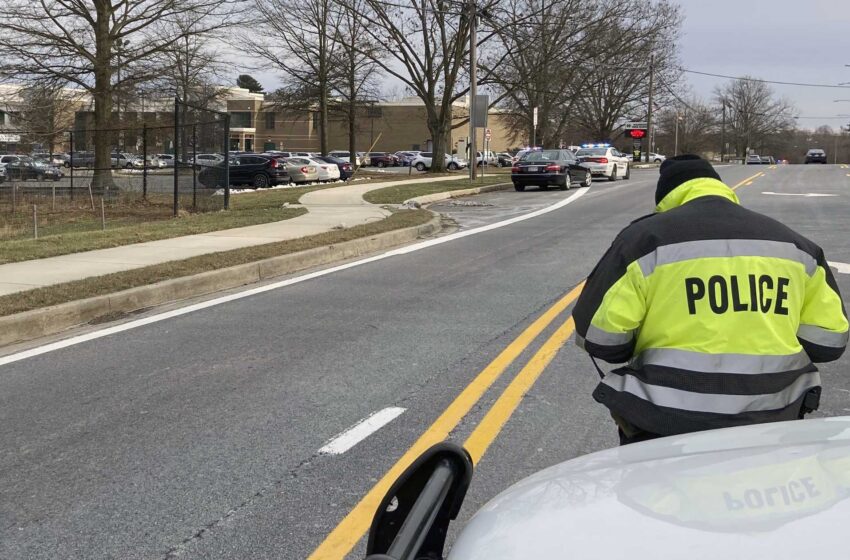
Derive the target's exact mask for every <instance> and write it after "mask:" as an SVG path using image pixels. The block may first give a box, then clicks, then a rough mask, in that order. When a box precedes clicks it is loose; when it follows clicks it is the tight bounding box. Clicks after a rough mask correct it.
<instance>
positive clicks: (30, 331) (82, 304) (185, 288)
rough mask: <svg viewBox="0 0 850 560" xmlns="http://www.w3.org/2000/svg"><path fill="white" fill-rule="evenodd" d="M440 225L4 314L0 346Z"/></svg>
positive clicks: (369, 248)
mask: <svg viewBox="0 0 850 560" xmlns="http://www.w3.org/2000/svg"><path fill="white" fill-rule="evenodd" d="M441 227H442V226H441V218H440V216H439V215H434V216H433V217H432V218H431V220H430V221H428V222H426V223H424V224H422V225H419V226H413V227H408V228H404V229H398V230H394V231H388V232H384V233H379V234H377V235H373V236H371V237H364V238H361V239H352V240H350V241H345V242H342V243H338V244H336V245H326V246H324V247H316V248H314V249H308V250H306V251H300V252H298V253H290V254H288V255H281V256H278V257H271V258H268V259H264V260H261V261H256V262H252V263H245V264H240V265H236V266H231V267H227V268H222V269H219V270H210V271H208V272H202V273H200V274H193V275H190V276H184V277H181V278H173V279H171V280H164V281H162V282H157V283H156V284H150V285H148V286H139V287H137V288H130V289H129V290H124V291H121V292H115V293H113V294H104V295H102V296H95V297H92V298H87V299H82V300H78V301H69V302H67V303H62V304H59V305H55V306H52V307H44V308H41V309H33V310H32V311H25V312H23V313H16V314H14V315H7V316H5V317H0V347H3V346H6V345H9V344H14V343H17V342H25V341H27V340H32V339H35V338H40V337H42V336H47V335H51V334H57V333H59V332H62V331H64V330H66V329H69V328H71V327H76V326H80V325H84V324H86V323H91V322H93V321H96V320H98V319H103V318H107V319H108V318H109V317H110V316H113V315H123V314H126V313H132V312H135V311H140V310H143V309H147V308H149V307H153V306H156V305H162V304H166V303H174V302H178V301H180V300H184V299H188V298H191V297H196V296H202V295H207V294H211V293H214V292H219V291H222V290H227V289H231V288H238V287H239V286H244V285H246V284H253V283H255V282H259V281H261V280H267V279H270V278H274V277H277V276H283V275H285V274H291V273H293V272H298V271H299V270H304V269H307V268H312V267H315V266H322V265H326V264H330V263H333V262H335V261H340V260H345V259H350V258H355V257H359V256H361V255H364V254H367V253H372V252H375V251H380V250H382V249H389V248H392V247H395V246H398V245H401V244H403V243H408V242H410V241H414V240H415V239H417V238H419V237H423V236H428V235H432V234H434V233H436V232H437V231H439V230H440V228H441Z"/></svg>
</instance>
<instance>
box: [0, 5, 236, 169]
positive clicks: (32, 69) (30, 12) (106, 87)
mask: <svg viewBox="0 0 850 560" xmlns="http://www.w3.org/2000/svg"><path fill="white" fill-rule="evenodd" d="M236 4H238V1H237V0H133V1H126V0H125V1H118V2H116V1H113V0H90V1H88V2H82V1H79V0H37V1H34V0H6V2H5V5H4V9H3V11H2V14H0V51H3V52H4V60H3V65H4V67H5V72H6V73H8V74H10V75H12V76H14V77H15V78H16V79H18V80H25V81H32V82H35V81H39V80H44V79H50V80H59V81H63V82H68V83H72V84H75V85H77V86H79V87H81V88H83V89H85V90H86V91H87V92H88V93H89V94H90V95H91V96H92V98H93V100H94V122H95V128H97V129H100V130H105V129H108V128H109V127H110V126H111V123H112V111H113V104H114V93H115V91H116V89H120V88H122V87H124V86H125V85H126V84H130V83H138V81H139V80H141V79H147V78H149V77H152V76H153V75H154V71H155V70H156V69H155V68H153V67H151V66H150V65H149V64H148V63H149V62H150V61H151V59H152V57H153V56H154V55H155V54H157V53H160V52H162V51H163V50H165V49H168V48H170V47H171V46H173V45H174V44H177V43H180V41H181V40H182V39H183V34H182V33H180V32H178V33H171V32H167V31H166V26H167V24H168V23H169V22H171V21H173V20H174V19H175V18H177V17H181V18H184V19H185V21H186V22H187V23H188V25H187V26H186V29H187V30H191V31H186V33H191V34H199V33H206V32H209V31H211V30H213V29H220V28H222V27H225V26H227V25H230V24H232V22H233V21H234V19H235V18H236V17H237V15H238V14H239V12H238V10H235V9H234V6H235V5H236ZM169 31H170V30H169ZM118 46H120V48H119V50H117V51H116V47H118ZM94 147H95V168H96V169H97V171H96V173H95V178H94V183H95V185H97V186H109V185H111V178H112V175H111V173H110V172H109V167H110V160H109V150H110V146H109V138H108V136H107V135H103V134H95V135H94Z"/></svg>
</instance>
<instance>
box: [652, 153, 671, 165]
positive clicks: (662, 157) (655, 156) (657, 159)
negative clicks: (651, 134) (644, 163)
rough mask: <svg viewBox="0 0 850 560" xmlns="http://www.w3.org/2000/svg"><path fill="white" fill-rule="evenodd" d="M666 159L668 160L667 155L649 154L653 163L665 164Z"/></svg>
mask: <svg viewBox="0 0 850 560" xmlns="http://www.w3.org/2000/svg"><path fill="white" fill-rule="evenodd" d="M666 159H667V156H665V155H662V154H654V153H652V152H649V161H651V162H653V163H663V162H664V160H666Z"/></svg>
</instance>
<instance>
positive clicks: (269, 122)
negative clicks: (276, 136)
mask: <svg viewBox="0 0 850 560" xmlns="http://www.w3.org/2000/svg"><path fill="white" fill-rule="evenodd" d="M265 115H266V130H274V119H275V114H274V112H273V111H267V112H266V114H265Z"/></svg>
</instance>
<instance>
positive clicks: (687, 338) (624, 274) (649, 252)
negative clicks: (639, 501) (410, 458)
mask: <svg viewBox="0 0 850 560" xmlns="http://www.w3.org/2000/svg"><path fill="white" fill-rule="evenodd" d="M660 171H661V174H660V178H659V180H658V187H657V190H656V192H655V202H656V204H657V206H656V213H655V214H651V215H649V216H645V217H643V218H640V219H638V220H636V221H634V222H633V223H632V224H631V225H629V226H628V227H627V228H626V229H624V230H623V231H622V232H620V234H619V235H618V236H617V238H616V239H615V240H614V242H613V244H612V245H611V247H610V248H609V249H608V251H607V252H606V253H605V255H604V256H603V257H602V260H601V261H600V262H599V263H598V264H597V265H596V268H594V270H593V272H592V273H591V274H590V277H589V278H588V279H587V284H586V285H585V287H584V290H583V292H582V295H581V297H580V299H579V301H578V302H577V303H576V307H575V310H574V311H573V317H574V319H575V324H576V341H577V343H578V345H579V346H580V347H582V348H584V349H585V350H586V351H587V352H588V353H589V354H590V355H591V356H592V357H596V358H600V359H602V360H605V361H607V362H611V363H622V362H626V361H628V364H627V365H626V366H624V367H621V368H619V369H616V370H614V371H612V372H611V373H609V374H607V375H605V376H604V378H603V379H602V382H601V383H600V384H599V385H598V386H597V388H596V390H595V391H594V392H593V397H594V399H596V400H597V401H598V402H600V403H602V404H603V405H605V406H606V407H608V409H609V410H610V411H611V415H612V416H613V417H614V420H615V421H616V422H617V425H618V427H619V433H620V442H621V444H625V443H632V442H635V441H642V440H645V439H651V438H654V437H659V436H667V435H672V434H679V433H685V432H694V431H699V430H708V429H713V428H723V427H728V426H737V425H741V424H751V423H759V422H775V421H780V420H792V419H796V418H802V416H803V414H804V413H807V412H810V411H812V410H815V409H817V407H818V401H819V396H820V384H821V381H820V375H819V374H818V370H817V368H816V367H815V366H814V365H813V364H812V362H829V361H832V360H837V359H838V358H839V357H840V356H841V354H842V353H843V352H844V348H845V346H846V345H847V337H848V322H847V314H846V311H845V310H844V305H843V303H842V300H841V295H840V293H839V291H838V286H837V285H836V283H835V279H834V278H833V277H832V272H831V271H830V269H829V266H828V265H827V263H826V259H825V258H824V255H823V251H822V250H821V248H820V247H818V246H817V245H815V244H814V243H812V242H811V241H809V240H808V239H806V238H805V237H803V236H802V235H800V234H798V233H796V232H794V231H792V230H791V229H790V228H788V227H787V226H785V225H783V224H782V223H780V222H777V221H776V220H773V219H771V218H768V217H766V216H763V215H761V214H758V213H756V212H753V211H751V210H747V209H745V208H743V207H741V206H740V204H739V201H738V197H737V196H736V195H735V192H734V191H733V190H732V189H730V188H729V187H728V186H726V185H725V184H723V183H722V182H721V181H720V176H719V175H718V174H717V172H716V171H715V170H714V168H713V167H712V166H711V164H710V163H708V162H707V161H705V160H703V159H701V158H699V157H698V156H693V155H686V156H678V157H675V158H671V159H668V160H666V161H665V162H664V163H662V164H661V170H660ZM600 373H601V371H600Z"/></svg>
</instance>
